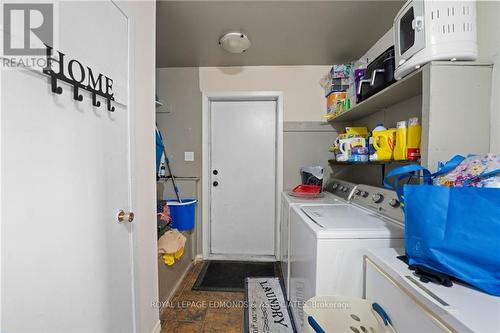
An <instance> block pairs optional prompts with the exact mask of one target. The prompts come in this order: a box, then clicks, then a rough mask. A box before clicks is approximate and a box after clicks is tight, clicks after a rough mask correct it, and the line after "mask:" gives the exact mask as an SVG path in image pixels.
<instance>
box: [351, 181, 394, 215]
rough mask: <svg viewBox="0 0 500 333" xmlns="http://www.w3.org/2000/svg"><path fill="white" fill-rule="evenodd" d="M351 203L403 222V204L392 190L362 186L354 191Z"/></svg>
mask: <svg viewBox="0 0 500 333" xmlns="http://www.w3.org/2000/svg"><path fill="white" fill-rule="evenodd" d="M351 202H352V203H355V204H358V205H360V206H362V207H364V208H367V209H369V210H373V211H375V212H377V213H379V214H382V215H384V216H387V217H390V218H392V219H395V220H398V221H400V222H403V209H402V207H401V203H400V202H399V200H398V196H397V195H396V192H394V191H392V190H389V189H386V188H381V187H375V186H369V185H363V184H360V185H358V186H356V188H355V189H354V192H353V194H352V196H351Z"/></svg>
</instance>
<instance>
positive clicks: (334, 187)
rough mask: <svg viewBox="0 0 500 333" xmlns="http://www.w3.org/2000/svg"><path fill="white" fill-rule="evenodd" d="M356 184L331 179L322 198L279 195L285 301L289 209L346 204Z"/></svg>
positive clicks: (288, 250) (287, 281)
mask: <svg viewBox="0 0 500 333" xmlns="http://www.w3.org/2000/svg"><path fill="white" fill-rule="evenodd" d="M355 187H356V184H353V183H349V182H346V181H343V180H340V179H335V178H334V179H331V180H330V181H329V182H328V184H327V185H325V188H324V190H323V193H324V196H323V197H321V198H298V197H295V196H292V195H290V191H284V192H282V193H281V207H280V230H279V235H280V236H279V237H280V239H279V243H280V246H279V249H280V251H279V256H278V257H279V258H280V262H281V271H282V274H283V281H284V283H285V294H286V296H285V297H286V299H287V300H289V296H288V295H289V285H290V283H289V282H290V280H289V276H290V265H289V260H290V259H289V253H290V209H291V208H292V207H294V206H297V205H301V206H315V205H338V204H346V203H347V201H348V199H349V198H350V196H351V195H352V193H353V191H354V189H355Z"/></svg>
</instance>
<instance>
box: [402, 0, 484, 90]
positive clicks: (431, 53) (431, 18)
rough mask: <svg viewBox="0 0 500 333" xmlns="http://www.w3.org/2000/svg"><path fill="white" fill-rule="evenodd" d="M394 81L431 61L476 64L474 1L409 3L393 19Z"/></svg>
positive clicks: (414, 1) (413, 0) (429, 0)
mask: <svg viewBox="0 0 500 333" xmlns="http://www.w3.org/2000/svg"><path fill="white" fill-rule="evenodd" d="M394 38H395V40H394V50H395V62H396V70H395V72H394V77H395V78H396V80H399V79H401V78H403V77H404V76H405V75H408V74H409V73H411V72H412V71H414V70H415V69H418V68H420V66H422V65H423V64H425V63H427V62H430V61H434V60H451V61H455V60H476V59H477V24H476V2H475V1H434V0H409V1H407V2H406V3H405V4H404V6H403V8H401V10H400V11H399V12H398V14H397V15H396V18H395V19H394Z"/></svg>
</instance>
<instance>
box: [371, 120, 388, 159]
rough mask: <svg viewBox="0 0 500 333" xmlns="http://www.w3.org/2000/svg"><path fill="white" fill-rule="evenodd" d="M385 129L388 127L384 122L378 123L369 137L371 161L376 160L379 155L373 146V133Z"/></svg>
mask: <svg viewBox="0 0 500 333" xmlns="http://www.w3.org/2000/svg"><path fill="white" fill-rule="evenodd" d="M385 130H387V128H385V127H384V125H383V124H377V126H376V127H375V128H374V129H373V130H372V132H371V134H370V137H369V138H368V154H369V155H370V161H374V158H375V157H377V156H376V155H375V148H374V147H373V133H374V132H377V131H385Z"/></svg>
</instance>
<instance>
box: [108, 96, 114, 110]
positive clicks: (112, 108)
mask: <svg viewBox="0 0 500 333" xmlns="http://www.w3.org/2000/svg"><path fill="white" fill-rule="evenodd" d="M112 100H114V98H108V99H107V101H108V111H109V112H114V111H115V107H114V106H111V101H112Z"/></svg>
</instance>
